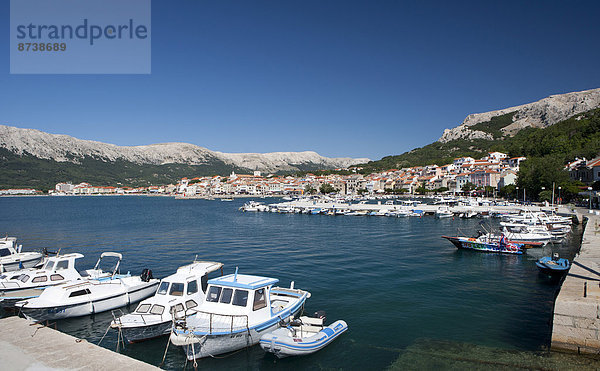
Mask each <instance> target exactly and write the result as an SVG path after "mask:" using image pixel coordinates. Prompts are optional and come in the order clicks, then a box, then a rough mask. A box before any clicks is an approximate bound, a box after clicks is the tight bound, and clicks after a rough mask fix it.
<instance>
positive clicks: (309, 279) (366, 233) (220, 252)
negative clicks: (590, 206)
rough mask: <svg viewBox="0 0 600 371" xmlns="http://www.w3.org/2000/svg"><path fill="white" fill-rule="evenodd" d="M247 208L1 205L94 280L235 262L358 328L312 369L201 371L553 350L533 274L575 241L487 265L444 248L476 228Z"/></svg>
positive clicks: (140, 351) (228, 363) (159, 343)
mask: <svg viewBox="0 0 600 371" xmlns="http://www.w3.org/2000/svg"><path fill="white" fill-rule="evenodd" d="M244 201H245V200H235V201H234V202H218V201H206V200H185V201H182V200H174V199H171V198H162V197H19V198H3V199H2V206H3V207H2V208H0V218H1V220H2V222H3V223H2V226H3V228H4V229H5V231H6V232H8V233H9V235H12V236H16V237H18V238H19V243H22V244H23V246H24V249H25V250H27V249H41V248H43V247H47V248H48V249H49V250H57V249H58V248H61V249H62V250H61V251H62V252H64V253H67V252H81V253H83V254H84V255H85V258H83V259H82V261H81V262H80V263H81V265H80V267H81V268H90V267H92V266H93V265H94V263H95V262H96V260H97V259H98V256H99V255H100V253H102V252H104V251H115V252H120V253H123V262H122V266H121V271H122V272H127V271H131V274H140V273H141V271H142V269H144V268H150V269H152V271H153V273H154V276H155V277H165V276H167V275H170V274H172V273H173V272H175V270H176V269H177V267H179V266H181V265H184V264H188V263H190V262H191V261H192V260H193V259H194V257H195V256H197V257H198V259H203V260H214V261H220V262H223V263H224V264H225V272H224V273H225V274H229V273H233V271H234V270H235V267H236V266H239V268H240V273H247V274H259V275H265V276H272V277H277V278H279V279H280V280H281V282H280V284H281V285H282V286H288V285H289V284H290V282H291V281H295V285H296V287H298V288H302V289H306V290H308V291H310V292H311V293H312V297H311V298H310V299H309V300H308V301H307V304H306V310H307V312H309V313H312V312H314V311H316V310H325V311H326V312H327V321H335V320H337V319H344V320H345V321H346V322H347V323H348V325H349V330H348V331H347V332H346V333H345V334H344V335H342V336H340V338H339V339H336V340H335V341H334V342H333V343H331V345H329V346H328V347H327V348H325V349H324V350H322V351H320V352H317V353H315V354H313V355H311V356H306V357H297V358H287V359H282V360H278V359H276V358H275V357H273V356H272V355H270V354H265V353H264V352H263V351H262V350H261V349H260V348H259V347H252V348H250V349H245V350H243V351H241V352H238V353H235V354H232V355H226V356H225V357H224V358H219V359H212V358H211V359H203V360H201V361H199V365H200V367H201V368H204V369H249V368H251V369H281V368H285V369H288V368H293V369H323V368H338V369H385V368H387V367H388V366H389V365H390V364H392V363H393V362H394V361H396V359H397V358H398V355H399V352H400V351H403V350H404V349H407V351H406V352H405V353H402V354H401V357H400V358H401V359H405V358H403V357H409V356H411V353H410V352H409V350H410V349H414V347H415V344H420V343H415V342H416V341H417V339H420V338H429V339H441V340H443V341H446V342H448V344H454V343H457V344H477V346H479V347H482V349H487V348H485V347H492V348H498V349H509V350H518V351H521V353H522V354H531V355H532V357H533V355H537V354H538V353H537V352H540V350H544V349H547V348H548V346H549V344H550V335H551V320H552V315H551V313H552V307H553V301H554V297H555V295H556V293H557V288H558V285H557V283H556V282H551V281H550V280H548V279H547V277H544V276H543V275H540V274H539V273H538V270H537V268H536V266H535V260H536V259H537V258H538V257H539V256H542V255H550V254H551V253H552V252H559V253H560V254H561V256H564V257H567V258H572V256H573V255H574V254H575V253H576V250H577V244H576V243H575V242H576V240H577V238H578V236H580V235H581V232H580V230H577V231H576V233H575V238H572V239H571V240H570V241H567V242H566V243H564V244H562V245H557V246H548V247H545V248H543V249H537V250H530V251H529V252H528V253H527V254H525V255H523V256H515V255H496V254H486V253H479V252H473V251H462V250H461V251H459V250H457V249H456V248H455V247H454V246H453V245H452V244H451V243H449V242H448V241H446V240H444V239H442V238H440V236H441V235H453V234H455V233H456V231H457V229H459V228H460V229H461V230H463V231H465V232H473V231H475V230H476V229H478V228H479V221H478V220H477V219H458V218H457V219H455V220H451V219H441V220H440V219H436V218H433V217H423V218H386V217H350V216H325V215H302V214H300V215H298V214H272V213H242V212H240V211H238V207H240V206H241V205H242V204H243V203H244ZM267 201H269V200H267ZM486 222H487V221H486ZM489 222H490V223H497V221H494V220H492V219H490V220H489ZM129 309H133V308H129ZM122 310H123V311H127V310H128V308H123V309H122ZM111 319H112V315H111V314H110V313H101V314H97V315H95V316H91V317H83V318H76V319H70V320H64V321H58V324H57V325H58V328H59V329H60V330H61V331H64V332H66V333H69V334H71V335H73V336H77V337H81V338H85V339H86V340H88V341H89V342H92V343H98V342H99V341H100V339H101V338H102V337H103V336H104V334H105V332H106V330H107V328H108V325H109V323H110V320H111ZM167 340H168V338H167V337H164V338H159V339H154V340H151V341H147V342H143V343H138V344H127V345H126V347H125V349H124V350H122V352H123V353H124V354H126V355H129V356H131V357H134V358H137V359H140V360H143V361H145V362H148V363H151V364H154V365H159V364H160V363H161V361H162V357H163V354H164V352H165V349H166V347H167V344H168V343H167ZM101 346H103V347H106V348H109V349H112V350H114V349H116V346H117V334H116V332H115V331H113V330H110V331H108V333H106V337H105V338H104V339H103V340H102V342H101ZM465 348H467V346H465ZM529 352H533V353H529ZM447 353H448V354H450V353H452V351H449V352H447ZM509 353H510V352H509ZM427 354H429V353H426V355H425V356H421V357H420V358H430V360H431V362H437V363H435V367H440V368H452V367H455V366H454V364H455V363H454V362H455V361H454V360H453V359H452V358H450V356H448V357H446V358H444V357H440V356H437V355H436V354H434V353H431V354H430V355H427ZM525 359H526V360H528V359H529V358H525ZM532 359H534V358H532ZM420 361H422V362H426V361H428V360H427V359H422V360H420ZM444 362H448V363H444ZM532 362H533V361H532ZM185 363H186V361H185V357H184V355H183V352H182V351H181V349H177V348H175V347H172V346H171V347H169V348H168V352H167V356H166V360H165V364H164V367H165V368H167V369H181V368H182V367H183V365H184V364H185ZM404 364H405V365H410V362H408V363H404ZM535 364H537V363H532V365H535ZM428 365H429V364H428V363H423V367H424V368H429V367H427V366H428ZM432 365H433V364H432ZM444 366H447V367H444ZM471 366H472V365H471ZM456 367H459V366H456ZM469 367H470V366H469ZM507 367H511V366H507ZM532 367H534V366H532ZM408 368H415V367H408ZM431 368H433V367H431Z"/></svg>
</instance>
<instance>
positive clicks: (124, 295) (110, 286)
mask: <svg viewBox="0 0 600 371" xmlns="http://www.w3.org/2000/svg"><path fill="white" fill-rule="evenodd" d="M105 256H113V257H117V258H118V259H119V261H118V262H117V265H116V266H115V271H114V272H113V274H112V276H110V277H107V278H101V279H97V280H87V281H73V282H71V283H66V284H64V285H58V286H51V287H48V288H47V289H45V290H44V291H43V292H42V293H41V294H40V296H38V297H36V298H32V299H28V300H23V301H19V302H17V303H16V304H15V307H17V308H19V310H20V311H21V313H23V315H25V317H27V318H28V319H30V320H34V321H38V322H39V321H46V320H56V319H63V318H70V317H80V316H85V315H88V314H94V313H100V312H104V311H107V310H111V309H116V308H119V307H122V306H125V305H128V304H131V303H136V302H138V301H140V300H142V299H145V298H147V297H148V296H150V295H152V294H153V293H154V292H155V291H156V287H157V286H158V283H159V280H158V279H155V278H152V272H151V271H149V270H147V269H144V271H143V272H142V275H141V276H131V275H130V274H129V273H128V274H117V271H118V267H119V263H120V261H121V258H122V256H121V254H118V253H103V254H102V257H105Z"/></svg>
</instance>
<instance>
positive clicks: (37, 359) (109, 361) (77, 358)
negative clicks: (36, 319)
mask: <svg viewBox="0 0 600 371" xmlns="http://www.w3.org/2000/svg"><path fill="white" fill-rule="evenodd" d="M0 329H2V331H0V368H1V369H3V370H53V369H54V370H55V369H60V370H73V369H77V370H94V371H101V370H106V371H115V370H128V371H136V370H159V368H157V367H154V366H152V365H149V364H147V363H144V362H142V361H138V360H135V359H133V358H129V357H127V356H124V355H122V354H119V353H115V352H112V351H110V350H108V349H105V348H102V347H100V346H98V345H95V344H91V343H88V342H87V341H85V340H83V339H77V338H75V337H73V336H71V335H67V334H64V333H62V332H60V331H56V330H54V329H51V328H49V327H43V326H41V325H34V324H32V323H31V322H30V321H28V320H26V319H24V318H19V317H16V316H13V317H7V318H2V319H0Z"/></svg>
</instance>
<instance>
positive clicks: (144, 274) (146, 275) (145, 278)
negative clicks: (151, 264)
mask: <svg viewBox="0 0 600 371" xmlns="http://www.w3.org/2000/svg"><path fill="white" fill-rule="evenodd" d="M140 278H141V279H142V281H144V282H148V281H150V280H151V279H152V278H154V277H152V271H151V270H150V269H148V268H144V270H143V271H142V274H141V275H140Z"/></svg>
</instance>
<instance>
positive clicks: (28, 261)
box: [0, 237, 44, 272]
mask: <svg viewBox="0 0 600 371" xmlns="http://www.w3.org/2000/svg"><path fill="white" fill-rule="evenodd" d="M21 248H22V246H21V245H19V246H17V239H16V238H15V237H4V238H2V239H0V272H12V271H17V270H20V269H24V268H34V267H36V266H38V265H41V264H42V262H43V261H44V255H43V254H41V253H39V252H21Z"/></svg>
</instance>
